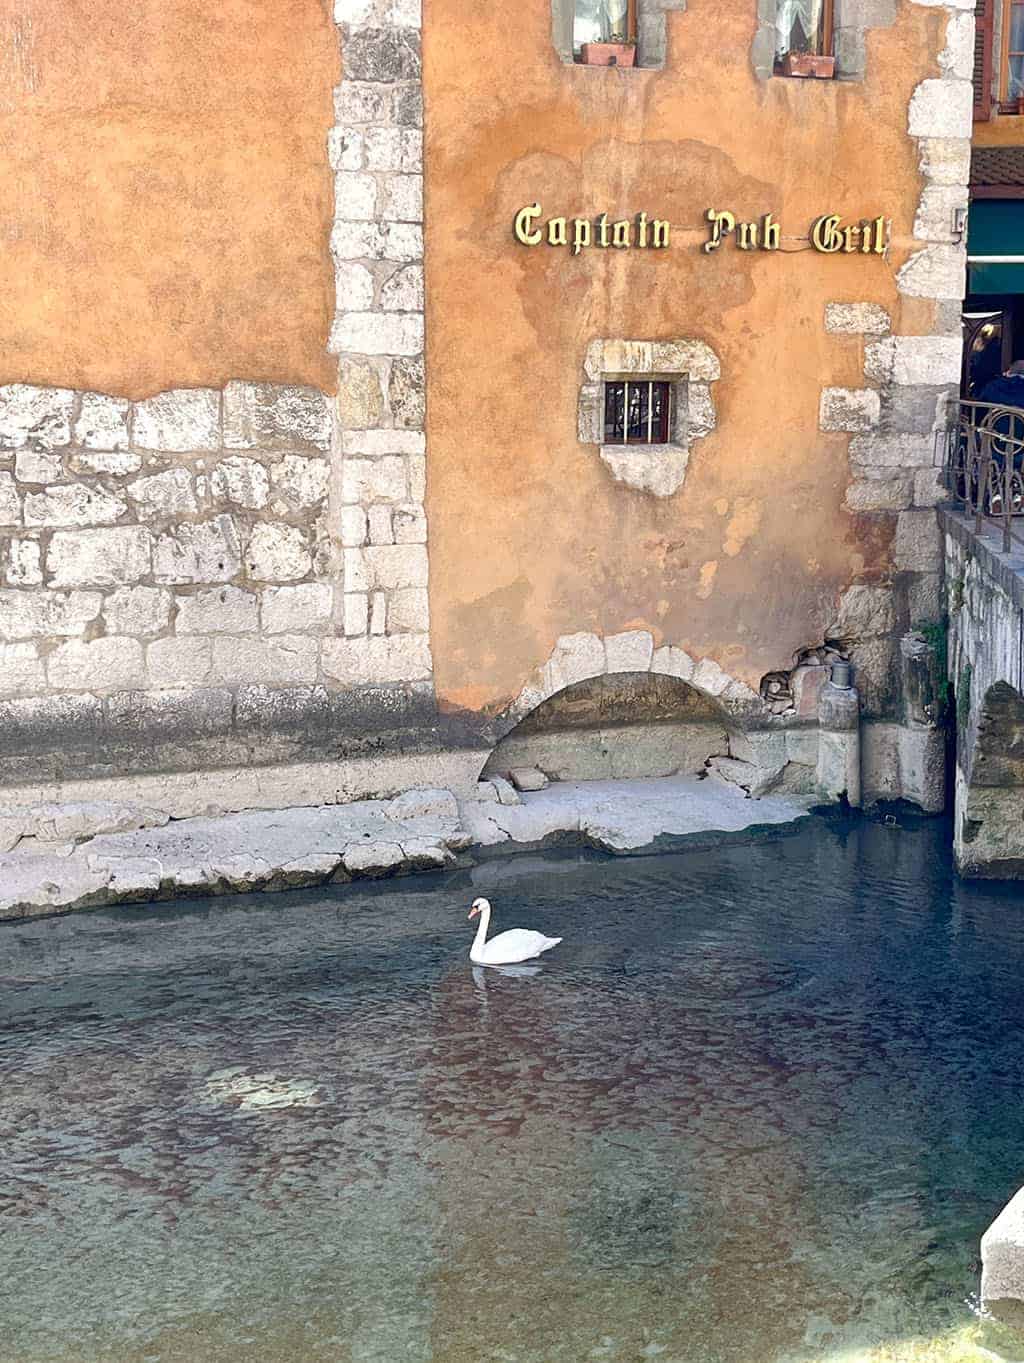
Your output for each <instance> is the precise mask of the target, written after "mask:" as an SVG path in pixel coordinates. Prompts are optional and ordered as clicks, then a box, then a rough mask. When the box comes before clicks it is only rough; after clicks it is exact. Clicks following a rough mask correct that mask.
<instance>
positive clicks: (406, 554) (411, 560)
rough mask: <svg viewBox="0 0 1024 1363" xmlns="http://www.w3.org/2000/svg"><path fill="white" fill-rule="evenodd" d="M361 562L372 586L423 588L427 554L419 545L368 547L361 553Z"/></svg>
mask: <svg viewBox="0 0 1024 1363" xmlns="http://www.w3.org/2000/svg"><path fill="white" fill-rule="evenodd" d="M362 552H363V558H364V563H365V565H366V568H367V571H368V573H369V576H370V582H371V584H372V585H373V586H375V587H381V588H383V589H384V590H389V589H390V588H392V587H425V586H426V585H427V551H426V548H425V546H424V545H422V544H387V545H370V546H369V547H368V548H366V549H364V550H363V551H362Z"/></svg>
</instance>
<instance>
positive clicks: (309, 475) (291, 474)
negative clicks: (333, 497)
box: [270, 454, 331, 511]
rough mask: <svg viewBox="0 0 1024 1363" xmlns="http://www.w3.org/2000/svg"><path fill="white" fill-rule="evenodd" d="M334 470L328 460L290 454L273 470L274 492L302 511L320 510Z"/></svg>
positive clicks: (271, 476) (271, 477) (271, 478)
mask: <svg viewBox="0 0 1024 1363" xmlns="http://www.w3.org/2000/svg"><path fill="white" fill-rule="evenodd" d="M330 473H331V466H330V464H329V463H328V461H327V460H326V459H317V458H307V457H305V456H304V455H301V454H286V455H285V457H284V458H283V459H282V460H281V462H280V463H279V464H275V465H274V467H273V468H272V469H271V470H270V480H271V482H272V484H273V486H274V491H275V492H277V493H278V494H279V495H281V496H284V497H286V498H287V500H288V501H289V502H290V503H291V504H292V506H294V507H297V508H298V509H299V510H302V511H304V510H306V509H308V508H309V507H314V506H318V505H319V504H320V503H321V502H322V501H323V499H324V498H325V497H326V496H327V485H328V481H329V479H330Z"/></svg>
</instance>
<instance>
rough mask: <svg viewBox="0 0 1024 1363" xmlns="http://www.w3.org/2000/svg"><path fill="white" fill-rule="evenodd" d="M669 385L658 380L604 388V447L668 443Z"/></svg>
mask: <svg viewBox="0 0 1024 1363" xmlns="http://www.w3.org/2000/svg"><path fill="white" fill-rule="evenodd" d="M671 408H672V385H671V384H670V383H665V382H661V381H659V380H657V379H640V380H637V379H619V380H614V381H612V382H608V383H605V386H604V443H605V444H606V445H665V444H667V443H668V439H669V430H670V424H669V422H670V416H671Z"/></svg>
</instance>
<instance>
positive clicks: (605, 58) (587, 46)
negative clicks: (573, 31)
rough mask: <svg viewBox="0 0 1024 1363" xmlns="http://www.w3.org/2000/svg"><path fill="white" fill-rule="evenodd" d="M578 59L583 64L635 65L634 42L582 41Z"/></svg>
mask: <svg viewBox="0 0 1024 1363" xmlns="http://www.w3.org/2000/svg"><path fill="white" fill-rule="evenodd" d="M580 61H581V62H582V63H583V65H584V66H635V65H636V43H584V44H583V46H582V47H581V48H580Z"/></svg>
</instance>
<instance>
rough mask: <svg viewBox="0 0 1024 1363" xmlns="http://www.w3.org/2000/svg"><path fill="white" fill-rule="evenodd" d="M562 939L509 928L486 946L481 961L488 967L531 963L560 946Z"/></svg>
mask: <svg viewBox="0 0 1024 1363" xmlns="http://www.w3.org/2000/svg"><path fill="white" fill-rule="evenodd" d="M561 940H562V939H561V937H545V936H544V934H543V933H542V932H531V931H530V930H529V929H527V928H509V930H508V932H499V933H498V935H497V937H492V938H491V940H490V941H489V942H488V943H487V944H486V945H485V946H484V949H483V951H482V952H481V955H480V959H481V960H482V961H484V962H485V963H486V964H488V965H515V964H516V963H517V962H519V961H530V960H532V959H533V958H534V957H535V956H539V955H540V954H541V952H542V951H550V950H551V948H552V947H555V946H557V945H558V943H559V942H560V941H561Z"/></svg>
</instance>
